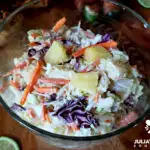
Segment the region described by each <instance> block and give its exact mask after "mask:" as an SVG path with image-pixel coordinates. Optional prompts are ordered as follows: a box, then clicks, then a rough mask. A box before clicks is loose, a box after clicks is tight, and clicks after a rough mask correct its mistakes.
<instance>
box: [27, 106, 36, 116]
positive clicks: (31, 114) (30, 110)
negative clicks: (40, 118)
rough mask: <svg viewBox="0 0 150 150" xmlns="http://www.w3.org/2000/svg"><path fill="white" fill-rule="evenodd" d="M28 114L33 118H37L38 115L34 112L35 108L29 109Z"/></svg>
mask: <svg viewBox="0 0 150 150" xmlns="http://www.w3.org/2000/svg"><path fill="white" fill-rule="evenodd" d="M27 113H28V115H29V116H30V117H31V118H35V117H36V114H35V111H34V110H33V108H28V110H27Z"/></svg>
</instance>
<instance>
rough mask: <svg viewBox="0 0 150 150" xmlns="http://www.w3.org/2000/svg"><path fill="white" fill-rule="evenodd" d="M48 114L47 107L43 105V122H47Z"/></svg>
mask: <svg viewBox="0 0 150 150" xmlns="http://www.w3.org/2000/svg"><path fill="white" fill-rule="evenodd" d="M46 114H47V111H46V106H45V105H42V120H43V121H45V120H46Z"/></svg>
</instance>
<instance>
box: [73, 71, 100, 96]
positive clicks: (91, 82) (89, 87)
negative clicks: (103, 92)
mask: <svg viewBox="0 0 150 150" xmlns="http://www.w3.org/2000/svg"><path fill="white" fill-rule="evenodd" d="M71 84H72V85H73V86H74V87H75V88H77V89H79V90H82V91H84V92H87V93H90V94H95V93H96V91H97V85H98V73H97V72H89V73H74V74H73V77H72V80H71Z"/></svg>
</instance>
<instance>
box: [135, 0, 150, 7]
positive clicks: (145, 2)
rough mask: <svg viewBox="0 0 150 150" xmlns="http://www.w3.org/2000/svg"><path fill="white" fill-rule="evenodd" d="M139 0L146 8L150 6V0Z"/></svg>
mask: <svg viewBox="0 0 150 150" xmlns="http://www.w3.org/2000/svg"><path fill="white" fill-rule="evenodd" d="M138 2H139V3H140V4H141V5H142V6H143V7H145V8H150V0H138Z"/></svg>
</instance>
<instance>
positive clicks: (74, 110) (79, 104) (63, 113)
mask: <svg viewBox="0 0 150 150" xmlns="http://www.w3.org/2000/svg"><path fill="white" fill-rule="evenodd" d="M85 106H86V101H85V98H84V100H83V97H82V100H79V99H78V100H70V101H68V102H67V103H66V104H65V105H63V106H62V107H61V108H59V109H58V110H57V111H56V113H55V114H54V116H55V115H56V116H57V117H58V118H60V119H64V120H66V122H68V123H72V122H77V125H78V127H84V128H90V126H91V124H93V125H94V126H95V127H97V126H99V123H98V120H97V119H96V118H94V116H93V114H92V113H91V112H88V111H86V110H85Z"/></svg>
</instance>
